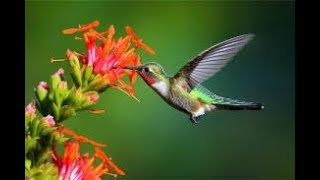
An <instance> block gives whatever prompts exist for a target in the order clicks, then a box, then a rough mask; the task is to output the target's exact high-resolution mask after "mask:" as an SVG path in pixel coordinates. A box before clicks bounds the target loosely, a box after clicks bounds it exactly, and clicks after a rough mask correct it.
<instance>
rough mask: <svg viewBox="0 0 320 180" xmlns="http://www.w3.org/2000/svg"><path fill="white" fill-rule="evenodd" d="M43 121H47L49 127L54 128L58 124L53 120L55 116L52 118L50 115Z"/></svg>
mask: <svg viewBox="0 0 320 180" xmlns="http://www.w3.org/2000/svg"><path fill="white" fill-rule="evenodd" d="M43 120H45V122H46V123H47V125H48V126H49V127H54V126H55V124H56V122H55V121H54V119H53V116H51V115H50V114H48V115H47V116H46V117H44V118H43Z"/></svg>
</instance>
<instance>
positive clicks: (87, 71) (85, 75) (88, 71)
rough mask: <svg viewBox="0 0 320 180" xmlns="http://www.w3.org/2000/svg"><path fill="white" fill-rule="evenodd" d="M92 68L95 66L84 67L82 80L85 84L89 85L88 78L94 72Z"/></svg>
mask: <svg viewBox="0 0 320 180" xmlns="http://www.w3.org/2000/svg"><path fill="white" fill-rule="evenodd" d="M92 70H93V67H92V66H87V67H85V69H84V72H83V74H82V82H83V86H87V85H88V80H89V78H90V76H91V74H92Z"/></svg>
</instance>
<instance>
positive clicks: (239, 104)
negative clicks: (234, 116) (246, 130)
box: [190, 85, 264, 110]
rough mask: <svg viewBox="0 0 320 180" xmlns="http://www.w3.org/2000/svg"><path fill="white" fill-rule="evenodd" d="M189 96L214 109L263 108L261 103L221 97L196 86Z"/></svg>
mask: <svg viewBox="0 0 320 180" xmlns="http://www.w3.org/2000/svg"><path fill="white" fill-rule="evenodd" d="M190 94H192V95H196V96H197V97H199V98H200V99H201V100H202V101H204V102H205V103H208V104H212V105H214V106H215V108H216V109H223V110H261V109H263V108H264V106H263V104H262V103H258V102H246V101H240V100H237V99H232V98H227V97H222V96H219V95H216V94H214V93H212V92H211V91H209V90H208V89H206V88H205V87H203V86H201V85H198V86H197V87H196V88H194V89H193V90H192V91H191V92H190Z"/></svg>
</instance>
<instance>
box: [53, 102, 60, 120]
mask: <svg viewBox="0 0 320 180" xmlns="http://www.w3.org/2000/svg"><path fill="white" fill-rule="evenodd" d="M52 111H53V116H54V119H55V120H56V121H58V120H59V117H60V107H58V106H57V105H56V103H54V102H53V103H52Z"/></svg>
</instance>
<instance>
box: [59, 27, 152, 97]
mask: <svg viewBox="0 0 320 180" xmlns="http://www.w3.org/2000/svg"><path fill="white" fill-rule="evenodd" d="M98 25H99V21H94V22H92V23H90V24H87V25H83V26H80V25H79V28H70V29H66V30H64V31H63V33H64V34H73V33H76V32H81V33H82V35H83V39H84V42H85V45H86V49H87V53H86V54H85V55H82V56H81V57H82V59H83V63H84V64H85V65H87V66H93V72H94V73H95V74H101V75H103V76H104V77H105V79H106V81H107V82H108V83H109V84H110V85H111V86H112V87H116V88H118V89H121V90H125V91H126V92H127V94H128V95H130V96H133V93H134V90H133V88H132V87H131V86H130V85H129V84H126V83H125V82H124V81H121V82H120V80H121V78H122V77H123V76H124V75H126V74H128V75H129V80H130V83H131V84H133V83H134V82H135V80H136V76H137V75H136V72H134V71H128V70H125V69H121V68H114V67H115V66H118V67H122V66H137V65H139V64H140V57H139V56H138V55H137V54H136V50H137V49H138V48H142V49H144V50H146V51H147V52H148V53H150V54H155V52H154V51H153V50H152V49H151V48H150V47H148V46H147V45H146V44H144V43H142V40H141V39H139V38H138V37H137V36H136V34H135V33H134V32H133V30H132V28H131V27H129V26H127V27H126V31H127V34H128V35H127V36H125V37H124V38H122V37H120V38H119V39H114V38H113V36H114V34H115V29H114V27H113V26H112V25H111V26H110V27H109V29H108V30H107V31H105V32H101V33H100V32H97V31H96V30H95V29H94V28H96V27H97V26H98ZM78 39H79V38H78ZM98 41H99V42H98ZM131 41H133V42H134V45H133V46H132V47H130V46H131V44H132V43H131Z"/></svg>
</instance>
